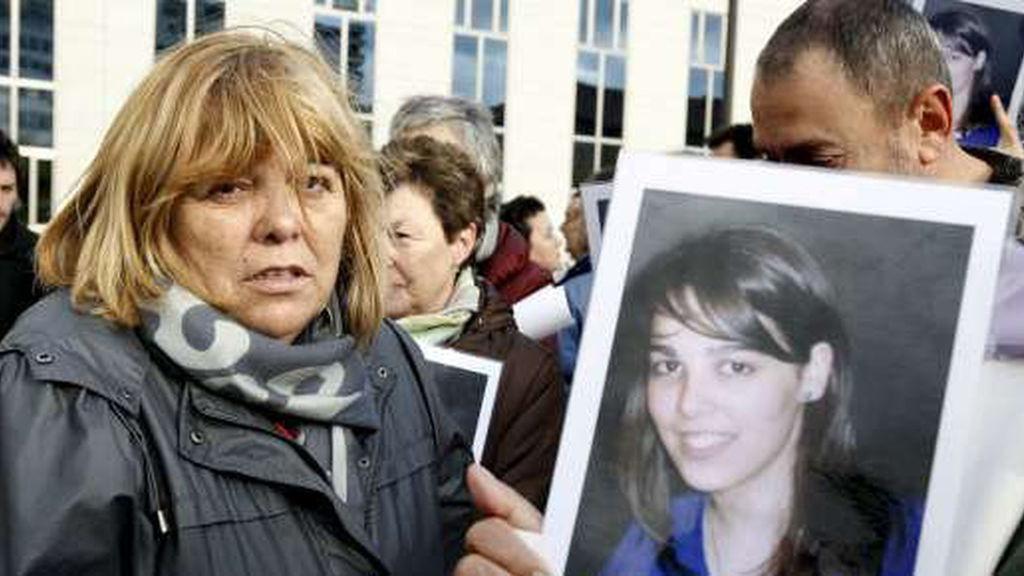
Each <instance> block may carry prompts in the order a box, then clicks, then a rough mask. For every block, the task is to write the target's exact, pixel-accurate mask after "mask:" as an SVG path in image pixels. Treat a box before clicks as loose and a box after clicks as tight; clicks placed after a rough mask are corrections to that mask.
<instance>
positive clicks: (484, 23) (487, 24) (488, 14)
mask: <svg viewBox="0 0 1024 576" xmlns="http://www.w3.org/2000/svg"><path fill="white" fill-rule="evenodd" d="M493 27H494V0H473V28H475V29H477V30H491V29H492V28H493Z"/></svg>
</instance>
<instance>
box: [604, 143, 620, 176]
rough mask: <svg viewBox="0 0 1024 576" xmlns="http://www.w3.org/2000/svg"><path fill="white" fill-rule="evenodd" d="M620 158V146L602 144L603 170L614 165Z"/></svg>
mask: <svg viewBox="0 0 1024 576" xmlns="http://www.w3.org/2000/svg"><path fill="white" fill-rule="evenodd" d="M618 159H619V146H616V145H615V144H601V167H600V169H601V170H603V169H605V168H607V167H609V166H614V165H615V162H616V161H617V160H618Z"/></svg>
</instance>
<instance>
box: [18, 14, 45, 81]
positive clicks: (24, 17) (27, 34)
mask: <svg viewBox="0 0 1024 576" xmlns="http://www.w3.org/2000/svg"><path fill="white" fill-rule="evenodd" d="M18 51H19V53H20V56H19V58H18V60H19V61H18V66H19V70H20V72H19V75H20V76H21V77H23V78H36V79H39V80H52V79H53V0H21V29H20V36H19V40H18Z"/></svg>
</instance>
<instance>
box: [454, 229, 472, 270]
mask: <svg viewBox="0 0 1024 576" xmlns="http://www.w3.org/2000/svg"><path fill="white" fill-rule="evenodd" d="M476 236H477V229H476V223H475V222H473V223H470V225H469V226H466V227H465V228H463V229H462V230H459V232H458V233H457V234H456V235H455V238H454V239H453V240H452V241H451V242H450V243H449V244H448V247H449V248H450V249H451V251H452V261H453V262H454V263H455V265H456V267H461V266H462V264H463V263H464V262H465V261H466V260H467V259H468V258H469V256H470V255H471V254H472V253H473V250H474V249H475V248H476Z"/></svg>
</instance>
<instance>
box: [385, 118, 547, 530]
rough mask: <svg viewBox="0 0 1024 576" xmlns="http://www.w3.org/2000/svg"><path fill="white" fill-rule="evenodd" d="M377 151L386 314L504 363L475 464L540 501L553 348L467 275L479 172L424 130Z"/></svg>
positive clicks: (480, 196)
mask: <svg viewBox="0 0 1024 576" xmlns="http://www.w3.org/2000/svg"><path fill="white" fill-rule="evenodd" d="M381 156H382V158H381V170H382V173H383V176H384V190H385V194H386V199H385V226H386V228H387V233H388V237H389V239H390V242H389V245H390V246H389V247H390V250H389V252H388V258H387V281H386V290H385V304H386V309H387V314H388V316H389V317H391V318H394V319H397V321H398V323H399V324H400V325H401V326H402V327H403V328H405V329H406V330H407V331H408V332H409V334H410V335H411V336H412V337H413V339H414V340H416V342H418V343H419V344H421V345H422V344H429V345H434V346H443V347H451V348H454V349H456V350H460V351H462V352H467V353H470V354H475V355H478V356H483V357H486V358H491V359H494V360H498V361H500V362H502V363H503V364H502V370H501V380H500V382H499V384H498V396H497V399H496V401H495V407H494V413H493V415H492V417H491V423H490V429H489V430H488V433H487V442H486V448H485V449H484V454H483V458H482V460H481V463H482V464H483V465H484V467H486V468H487V469H488V470H490V471H491V472H493V473H494V475H495V476H497V477H498V478H499V479H502V480H503V481H504V482H506V483H507V484H509V485H511V486H512V487H513V488H515V489H516V490H517V491H518V492H519V493H520V494H522V495H523V496H525V497H526V498H527V499H529V500H530V502H532V503H533V504H534V505H535V506H537V507H538V508H540V509H542V510H543V508H544V504H545V502H546V500H547V494H548V487H549V485H550V482H551V475H552V472H553V470H554V464H555V456H556V454H557V451H558V440H559V436H560V433H561V423H562V416H563V412H564V410H565V394H564V389H563V385H562V379H561V378H560V376H559V373H558V363H557V361H556V360H555V357H554V356H553V355H552V354H551V353H550V352H548V351H547V350H546V349H544V348H543V347H541V346H540V345H539V344H537V343H535V342H533V341H532V340H530V339H529V338H527V337H526V336H524V335H523V334H522V333H520V332H519V330H518V328H517V327H516V322H515V320H514V319H513V317H512V309H511V308H510V307H509V305H508V304H507V303H506V302H505V301H504V300H503V299H502V298H501V297H500V296H499V295H498V293H497V292H496V291H495V290H494V288H493V286H491V285H490V283H489V282H488V281H487V280H486V279H483V278H478V277H477V275H476V274H474V268H473V257H474V251H475V248H476V246H477V242H478V240H479V238H478V233H479V231H480V229H481V228H482V227H483V225H484V217H485V216H484V214H485V211H484V201H485V200H484V189H483V181H482V179H481V178H480V176H479V175H478V174H477V172H476V169H475V168H474V166H473V163H472V162H471V161H470V159H469V158H468V157H467V156H466V155H465V154H464V153H462V152H461V150H460V149H459V148H458V147H456V146H453V145H450V144H446V143H444V142H439V141H437V140H435V139H433V138H430V137H427V136H416V137H413V138H411V139H402V140H394V141H392V142H390V143H388V145H386V146H385V147H384V149H383V151H382V152H381ZM439 385H442V386H443V385H444V384H443V382H442V383H439Z"/></svg>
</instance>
